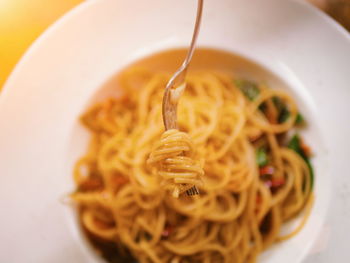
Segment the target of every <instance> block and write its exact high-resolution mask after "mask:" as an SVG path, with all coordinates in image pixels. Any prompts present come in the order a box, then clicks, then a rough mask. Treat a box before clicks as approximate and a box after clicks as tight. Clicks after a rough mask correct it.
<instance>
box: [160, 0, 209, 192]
mask: <svg viewBox="0 0 350 263" xmlns="http://www.w3.org/2000/svg"><path fill="white" fill-rule="evenodd" d="M202 10H203V0H198V4H197V15H196V23H195V26H194V30H193V35H192V40H191V44H190V47H189V49H188V51H187V55H186V58H185V60H184V62H183V63H182V65H181V67H180V68H179V69H178V70H177V71H176V72H175V74H174V75H173V76H172V77H171V79H170V80H169V82H168V83H167V85H166V88H165V91H164V96H163V105H162V114H163V123H164V127H165V130H170V129H177V126H178V125H177V104H178V101H179V99H180V97H181V95H182V93H183V91H184V90H185V88H186V84H185V77H186V73H187V68H188V65H189V64H190V62H191V59H192V56H193V52H194V50H195V45H196V41H197V37H198V33H199V28H200V23H201V19H202ZM186 193H187V195H197V194H199V190H198V188H197V187H196V186H193V187H192V188H190V189H188V190H187V191H186Z"/></svg>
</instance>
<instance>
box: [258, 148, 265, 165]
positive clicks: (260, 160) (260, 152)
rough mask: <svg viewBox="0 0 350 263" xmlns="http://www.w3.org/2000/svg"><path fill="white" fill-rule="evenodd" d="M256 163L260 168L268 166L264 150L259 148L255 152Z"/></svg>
mask: <svg viewBox="0 0 350 263" xmlns="http://www.w3.org/2000/svg"><path fill="white" fill-rule="evenodd" d="M256 162H257V164H258V165H259V166H260V167H262V166H265V165H267V164H268V159H267V153H266V150H265V149H264V148H259V149H258V150H257V151H256Z"/></svg>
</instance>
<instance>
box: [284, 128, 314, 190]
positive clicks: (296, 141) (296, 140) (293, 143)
mask: <svg viewBox="0 0 350 263" xmlns="http://www.w3.org/2000/svg"><path fill="white" fill-rule="evenodd" d="M288 148H290V149H292V150H293V151H295V152H296V153H298V154H299V155H300V156H301V158H303V159H304V161H305V163H306V164H307V166H308V168H309V170H310V186H311V190H312V188H313V185H314V169H313V167H312V165H311V162H310V159H309V157H308V156H307V155H306V153H305V152H304V150H303V149H302V147H301V140H300V137H299V135H298V134H295V135H294V136H293V137H292V138H291V139H290V141H289V143H288Z"/></svg>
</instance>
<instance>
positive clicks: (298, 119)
mask: <svg viewBox="0 0 350 263" xmlns="http://www.w3.org/2000/svg"><path fill="white" fill-rule="evenodd" d="M304 121H305V119H304V117H303V115H301V113H300V112H298V114H297V117H296V119H295V124H296V125H300V124H303V123H304Z"/></svg>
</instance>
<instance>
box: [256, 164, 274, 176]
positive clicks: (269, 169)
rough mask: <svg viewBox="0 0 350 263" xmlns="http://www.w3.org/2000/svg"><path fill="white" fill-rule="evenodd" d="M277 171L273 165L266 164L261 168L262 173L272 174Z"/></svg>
mask: <svg viewBox="0 0 350 263" xmlns="http://www.w3.org/2000/svg"><path fill="white" fill-rule="evenodd" d="M274 172H275V168H274V167H273V166H271V165H265V166H263V167H261V168H260V169H259V173H260V175H272V174H273V173H274Z"/></svg>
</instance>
